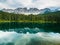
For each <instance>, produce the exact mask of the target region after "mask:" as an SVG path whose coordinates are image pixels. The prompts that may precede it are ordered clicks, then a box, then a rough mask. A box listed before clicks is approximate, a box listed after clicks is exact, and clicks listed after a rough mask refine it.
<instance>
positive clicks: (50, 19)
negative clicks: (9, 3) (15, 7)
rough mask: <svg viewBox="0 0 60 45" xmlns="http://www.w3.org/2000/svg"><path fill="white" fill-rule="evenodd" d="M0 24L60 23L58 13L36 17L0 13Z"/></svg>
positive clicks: (59, 14) (59, 13)
mask: <svg viewBox="0 0 60 45" xmlns="http://www.w3.org/2000/svg"><path fill="white" fill-rule="evenodd" d="M1 22H34V23H60V11H57V12H50V13H45V14H38V15H33V14H30V15H24V14H14V13H7V12H3V11H0V23H1Z"/></svg>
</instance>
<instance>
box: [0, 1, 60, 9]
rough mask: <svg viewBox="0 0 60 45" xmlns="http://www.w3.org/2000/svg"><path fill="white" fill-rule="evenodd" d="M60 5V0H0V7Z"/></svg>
mask: <svg viewBox="0 0 60 45" xmlns="http://www.w3.org/2000/svg"><path fill="white" fill-rule="evenodd" d="M55 6H56V7H60V0H3V1H0V8H17V7H36V8H46V7H55Z"/></svg>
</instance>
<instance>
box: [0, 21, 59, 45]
mask: <svg viewBox="0 0 60 45" xmlns="http://www.w3.org/2000/svg"><path fill="white" fill-rule="evenodd" d="M0 45H60V24H38V23H18V22H11V23H0Z"/></svg>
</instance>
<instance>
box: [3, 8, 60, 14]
mask: <svg viewBox="0 0 60 45" xmlns="http://www.w3.org/2000/svg"><path fill="white" fill-rule="evenodd" d="M2 11H4V12H9V13H15V14H43V13H48V12H55V11H60V8H57V9H54V11H52V10H51V9H50V8H44V9H40V10H39V9H37V8H30V9H27V8H16V9H14V10H13V9H3V10H2Z"/></svg>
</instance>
